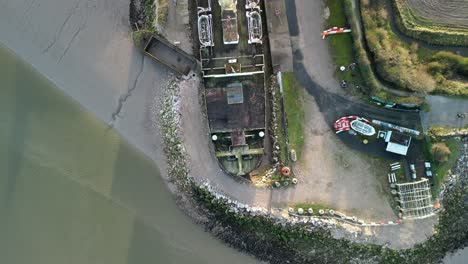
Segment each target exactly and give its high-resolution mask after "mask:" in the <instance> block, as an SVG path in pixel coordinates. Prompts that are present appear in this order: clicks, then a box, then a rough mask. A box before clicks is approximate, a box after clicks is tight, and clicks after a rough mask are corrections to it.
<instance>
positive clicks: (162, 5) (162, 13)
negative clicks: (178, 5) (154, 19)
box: [153, 0, 172, 26]
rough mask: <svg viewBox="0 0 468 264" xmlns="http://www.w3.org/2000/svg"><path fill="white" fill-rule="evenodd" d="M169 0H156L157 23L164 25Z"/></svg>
mask: <svg viewBox="0 0 468 264" xmlns="http://www.w3.org/2000/svg"><path fill="white" fill-rule="evenodd" d="M153 1H154V0H153ZM170 2H172V1H171V0H158V25H159V26H164V24H166V21H167V15H168V13H169V4H170Z"/></svg>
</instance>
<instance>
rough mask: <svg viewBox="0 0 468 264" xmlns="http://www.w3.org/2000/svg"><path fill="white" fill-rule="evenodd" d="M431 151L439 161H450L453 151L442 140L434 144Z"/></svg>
mask: <svg viewBox="0 0 468 264" xmlns="http://www.w3.org/2000/svg"><path fill="white" fill-rule="evenodd" d="M431 152H432V155H433V157H434V159H435V160H436V161H437V162H439V163H442V162H446V161H448V158H449V156H450V153H451V152H450V149H449V148H448V146H447V145H446V144H445V143H442V142H439V143H434V144H432V148H431Z"/></svg>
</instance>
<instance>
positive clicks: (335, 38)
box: [325, 0, 362, 86]
mask: <svg viewBox="0 0 468 264" xmlns="http://www.w3.org/2000/svg"><path fill="white" fill-rule="evenodd" d="M326 6H327V7H328V8H329V9H330V16H329V17H328V19H327V20H326V25H325V27H326V28H331V27H349V24H348V21H347V18H346V15H345V11H344V3H343V1H341V0H327V1H326ZM326 40H327V42H328V45H329V47H330V55H331V58H332V60H333V63H334V64H335V67H336V70H335V76H336V77H337V79H339V80H345V81H346V82H348V83H349V84H353V85H359V86H362V77H361V74H360V72H359V71H358V70H350V69H348V66H349V65H350V64H351V63H355V62H356V58H355V57H356V56H355V54H354V53H355V50H354V48H353V47H354V43H353V41H354V40H353V36H352V35H351V34H336V35H331V36H328V37H327V38H326ZM340 66H345V67H347V70H345V71H341V70H339V67H340Z"/></svg>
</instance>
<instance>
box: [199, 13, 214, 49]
mask: <svg viewBox="0 0 468 264" xmlns="http://www.w3.org/2000/svg"><path fill="white" fill-rule="evenodd" d="M198 38H199V40H200V44H201V45H202V46H205V47H207V46H213V45H214V43H213V28H212V19H211V14H209V15H200V16H199V17H198Z"/></svg>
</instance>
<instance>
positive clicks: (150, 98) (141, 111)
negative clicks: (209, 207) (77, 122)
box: [0, 1, 253, 248]
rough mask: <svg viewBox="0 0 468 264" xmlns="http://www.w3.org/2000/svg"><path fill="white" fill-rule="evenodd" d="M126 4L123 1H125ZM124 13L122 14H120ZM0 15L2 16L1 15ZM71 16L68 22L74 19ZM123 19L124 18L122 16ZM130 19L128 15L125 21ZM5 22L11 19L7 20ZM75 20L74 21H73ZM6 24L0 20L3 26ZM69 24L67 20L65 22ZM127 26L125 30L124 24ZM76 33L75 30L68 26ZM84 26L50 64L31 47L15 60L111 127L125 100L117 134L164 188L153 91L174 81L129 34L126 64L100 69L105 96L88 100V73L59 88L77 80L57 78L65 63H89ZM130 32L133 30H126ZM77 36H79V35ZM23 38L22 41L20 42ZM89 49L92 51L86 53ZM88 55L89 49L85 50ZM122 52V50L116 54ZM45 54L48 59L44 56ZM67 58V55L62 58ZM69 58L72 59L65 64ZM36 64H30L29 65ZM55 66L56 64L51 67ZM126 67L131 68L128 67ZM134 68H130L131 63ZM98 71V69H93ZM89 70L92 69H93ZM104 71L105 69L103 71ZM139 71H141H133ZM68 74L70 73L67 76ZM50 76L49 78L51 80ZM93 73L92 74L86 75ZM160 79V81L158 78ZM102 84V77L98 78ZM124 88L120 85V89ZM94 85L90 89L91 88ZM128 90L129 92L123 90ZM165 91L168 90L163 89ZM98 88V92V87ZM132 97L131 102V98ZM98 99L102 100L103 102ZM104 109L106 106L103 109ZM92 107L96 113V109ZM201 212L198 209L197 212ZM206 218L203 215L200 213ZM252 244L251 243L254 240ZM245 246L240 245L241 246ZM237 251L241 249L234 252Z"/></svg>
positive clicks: (182, 201)
mask: <svg viewBox="0 0 468 264" xmlns="http://www.w3.org/2000/svg"><path fill="white" fill-rule="evenodd" d="M122 2H124V1H122ZM126 4H127V6H126V7H127V9H126V10H127V11H126V12H128V3H126ZM120 11H122V10H120ZM0 14H1V11H0ZM72 16H73V15H71V16H70V17H72ZM123 17H124V15H123ZM127 18H128V15H127ZM4 19H5V20H7V19H8V16H7V18H4ZM70 19H73V18H70ZM1 20H2V19H1V18H0V21H1ZM67 21H68V20H67ZM0 24H4V25H5V24H7V23H0ZM122 25H124V24H122ZM68 27H69V26H67V25H65V26H64V28H68ZM70 27H72V26H70ZM84 27H85V26H83V27H81V26H79V27H78V29H77V31H73V30H72V31H71V32H70V33H73V34H71V35H70V36H68V38H65V39H64V43H63V46H62V47H61V48H62V49H61V50H60V49H59V48H57V50H56V51H57V52H56V53H53V54H52V55H51V57H50V58H47V57H37V56H32V55H31V53H34V52H33V50H37V48H35V46H34V45H33V44H30V45H31V46H30V47H29V48H31V47H32V48H31V49H29V51H25V50H24V49H27V48H26V47H25V46H23V47H22V48H21V47H20V48H19V49H20V50H21V49H23V53H22V54H21V53H20V52H18V51H17V50H13V51H14V53H15V54H17V55H18V56H19V57H21V59H23V60H24V61H27V62H28V63H29V64H30V65H32V67H33V68H34V69H35V70H37V71H38V72H40V73H41V74H42V75H44V76H46V78H48V79H49V80H50V81H51V82H53V83H54V84H55V85H56V86H57V87H59V89H61V90H62V91H63V92H64V93H65V94H67V95H68V96H70V98H72V99H73V101H75V102H77V103H78V104H80V105H81V106H82V107H84V108H85V109H87V110H88V111H90V112H92V113H93V114H95V115H96V116H97V117H98V118H99V119H100V120H102V121H104V122H106V123H108V122H109V121H111V120H112V119H111V117H112V115H113V113H115V111H117V110H116V108H117V105H118V102H119V99H120V98H125V100H124V102H123V103H122V104H123V106H122V108H121V110H118V111H117V113H119V115H118V116H119V117H118V118H117V122H115V129H116V130H117V132H118V133H119V134H120V135H122V137H123V138H125V139H126V140H127V141H128V142H129V143H130V144H131V145H132V146H134V147H135V148H136V149H138V150H139V151H141V152H143V153H144V154H145V155H146V156H148V157H149V158H150V159H151V160H152V161H153V162H155V163H156V165H157V167H158V168H159V170H160V171H161V175H162V176H163V178H164V180H165V182H167V179H169V177H168V176H167V175H166V167H167V166H166V158H165V156H164V154H163V149H162V141H161V138H160V136H159V134H160V133H159V129H158V127H157V125H156V124H155V119H154V118H155V116H156V115H157V112H158V110H159V109H158V107H155V105H158V104H159V101H160V98H162V97H163V95H162V93H161V91H155V90H157V89H154V87H152V85H160V83H161V79H163V80H165V81H167V80H168V79H170V77H167V76H168V75H169V74H168V71H167V70H166V69H165V68H164V67H163V66H159V65H156V64H155V63H152V62H151V61H150V60H149V59H147V58H144V57H143V56H142V55H141V54H139V53H138V54H137V53H135V51H136V52H138V51H137V50H136V49H135V48H134V47H133V43H132V41H131V38H130V35H129V34H128V35H127V36H126V37H123V38H121V39H120V40H117V41H121V42H122V43H120V44H115V43H113V45H117V46H120V45H123V46H125V47H126V49H124V50H125V56H124V57H125V58H118V57H115V54H114V55H112V56H110V55H109V56H106V58H108V59H110V60H109V61H107V64H105V65H102V64H100V65H99V66H101V68H99V67H97V69H95V70H97V72H100V71H104V73H105V74H104V75H105V76H104V77H106V78H110V79H108V80H107V81H106V80H105V78H104V77H102V78H100V80H101V79H102V80H101V81H102V83H103V84H104V86H105V87H103V88H99V89H101V90H102V91H101V93H100V94H99V95H98V96H96V94H94V93H89V94H86V93H87V92H90V91H91V92H94V90H93V87H90V86H88V87H87V88H86V89H80V87H82V86H81V85H80V82H81V81H82V78H86V76H87V72H86V70H85V71H84V72H81V71H78V72H76V73H77V74H78V77H77V76H75V77H74V78H73V79H72V80H74V82H72V83H71V84H70V86H62V85H61V84H60V83H62V84H64V83H65V82H64V81H65V80H66V79H67V76H68V77H69V76H72V75H73V68H72V69H70V70H68V71H70V72H72V73H68V74H65V75H64V76H61V74H60V73H61V72H63V71H62V70H57V71H56V72H55V73H54V69H57V68H61V67H65V68H66V65H63V64H65V63H77V65H76V64H75V69H76V68H80V66H87V64H86V63H83V64H80V56H79V55H80V53H81V52H83V51H80V50H78V51H75V50H74V49H73V43H75V42H77V41H80V38H79V35H80V34H84V33H82V32H83V28H84ZM127 28H128V29H129V26H127ZM1 29H2V27H1V26H0V30H1ZM120 29H121V31H120V30H119V31H118V33H117V34H127V33H129V30H124V28H123V27H122V28H120ZM61 31H62V29H59V32H61ZM98 31H99V30H98V29H96V31H93V33H89V34H90V36H94V34H95V33H99V32H98ZM75 34H76V35H75ZM17 37H19V36H17ZM59 40H60V36H59V37H58V39H57V40H56V37H55V36H54V37H53V38H52V42H54V43H56V42H57V41H59ZM22 41H23V40H22V39H20V38H16V39H14V38H12V39H10V40H9V41H8V42H9V43H10V45H12V46H15V45H14V43H19V42H22ZM99 44H101V45H104V44H106V43H105V41H104V40H101V42H100V43H99ZM99 44H97V43H94V46H99ZM6 46H7V47H9V45H8V44H6ZM88 48H89V47H88ZM85 49H86V48H85ZM118 50H119V51H120V49H118ZM48 51H52V52H53V51H54V49H53V48H51V49H48ZM103 52H108V51H107V50H104V51H103ZM70 53H71V54H74V56H73V57H72V58H68V57H67V56H65V55H66V54H70ZM28 54H29V56H30V57H29V59H28ZM41 54H42V55H38V56H46V55H45V54H44V53H41ZM46 54H47V53H46ZM62 54H63V55H62ZM67 58H68V59H67ZM74 59H76V60H77V62H74V61H73V60H74ZM87 59H88V62H93V61H94V62H95V61H96V59H95V58H89V57H88V58H87ZM31 60H32V61H31ZM45 61H50V62H51V63H50V64H47V62H45ZM54 61H55V63H53V62H54ZM41 62H42V63H44V64H43V65H45V66H43V69H42V70H41V66H37V65H40V64H41ZM111 62H116V63H111ZM125 62H127V64H125ZM128 62H130V63H128ZM109 65H112V67H114V68H113V69H114V70H115V72H125V73H127V75H118V76H117V77H118V79H119V80H118V81H115V80H113V78H114V77H116V75H115V74H114V73H115V72H114V71H113V70H109V69H107V66H109ZM92 66H96V65H92ZM89 67H91V66H89ZM104 68H106V69H104ZM135 69H137V70H135ZM65 71H67V70H65ZM47 72H49V74H47ZM50 73H54V74H55V77H54V76H53V75H50ZM88 73H90V71H88ZM158 74H159V75H158ZM92 76H97V74H91V77H92ZM96 78H98V77H96ZM100 80H97V81H96V80H95V82H96V83H98V82H99V81H100ZM120 82H121V83H123V84H124V85H121V83H120ZM114 84H118V85H117V87H115V86H114ZM88 85H90V83H88ZM125 85H126V86H125ZM161 86H162V87H164V85H161ZM94 88H95V87H94ZM127 95H128V96H127ZM99 96H100V97H99ZM101 104H104V105H101ZM93 107H94V108H93ZM168 188H169V189H170V191H171V192H172V193H173V194H174V196H175V197H176V200H177V201H178V202H177V204H178V205H179V207H182V209H183V211H184V212H185V213H186V214H188V215H189V216H190V217H191V218H192V219H194V220H195V221H196V222H197V219H196V218H195V217H202V218H198V222H197V223H200V224H203V225H204V226H205V228H206V229H207V230H209V231H210V233H214V235H215V236H217V237H218V238H221V239H222V240H224V241H226V240H225V239H229V238H232V239H234V233H228V234H231V235H232V237H226V236H224V239H223V237H220V236H221V235H223V232H222V231H223V230H224V229H219V228H220V225H219V223H220V222H219V221H217V220H216V219H214V218H211V219H209V217H208V216H205V215H202V214H199V212H195V211H193V210H192V211H191V210H187V209H191V208H190V204H191V202H193V201H191V199H189V198H192V197H188V196H186V195H185V193H179V192H177V191H175V190H176V189H175V186H174V184H171V183H168ZM196 209H200V208H196ZM201 212H203V211H201ZM216 231H218V233H217V234H218V235H216ZM252 241H253V240H252ZM237 242H238V243H240V242H242V241H240V240H237ZM237 245H238V246H239V245H242V244H237ZM236 248H238V247H236Z"/></svg>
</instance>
